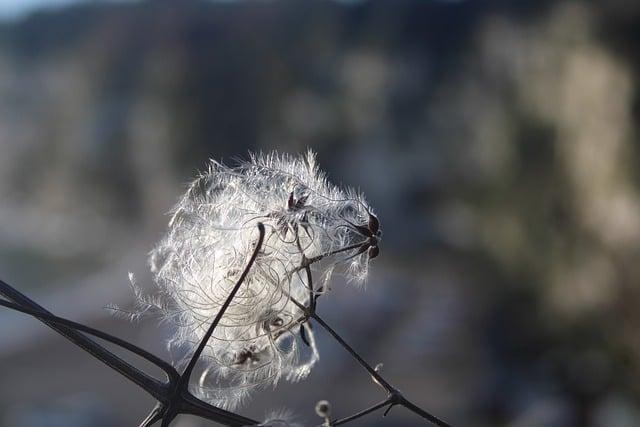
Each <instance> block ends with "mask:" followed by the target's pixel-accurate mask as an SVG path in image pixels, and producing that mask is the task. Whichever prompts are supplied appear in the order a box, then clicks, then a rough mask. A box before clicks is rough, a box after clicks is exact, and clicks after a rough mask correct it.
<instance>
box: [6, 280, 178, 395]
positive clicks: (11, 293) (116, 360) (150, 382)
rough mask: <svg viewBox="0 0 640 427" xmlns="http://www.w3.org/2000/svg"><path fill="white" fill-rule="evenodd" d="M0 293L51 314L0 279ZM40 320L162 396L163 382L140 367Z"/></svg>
mask: <svg viewBox="0 0 640 427" xmlns="http://www.w3.org/2000/svg"><path fill="white" fill-rule="evenodd" d="M0 295H3V296H4V297H6V298H7V299H9V300H11V301H13V302H15V303H17V304H19V305H21V306H23V307H26V308H30V309H34V310H37V311H38V312H40V313H42V314H47V315H51V313H50V312H48V311H47V310H45V309H44V308H43V307H42V306H40V305H38V304H37V303H35V302H34V301H32V300H31V299H30V298H28V297H27V296H26V295H24V294H22V293H21V292H19V291H18V290H16V289H14V288H13V287H12V286H10V285H9V284H7V283H5V282H3V281H2V280H0ZM41 321H42V322H43V323H44V324H45V325H47V326H49V327H50V328H51V329H53V330H54V331H56V332H57V333H59V334H60V335H62V336H63V337H65V338H67V339H68V340H69V341H71V342H72V343H74V344H75V345H77V346H78V347H80V348H81V349H83V350H84V351H86V352H87V353H89V354H91V355H92V356H93V357H95V358H96V359H98V360H100V361H101V362H102V363H104V364H105V365H107V366H109V367H110V368H111V369H113V370H115V371H116V372H118V373H120V374H121V375H123V376H124V377H126V378H127V379H129V380H130V381H131V382H133V383H135V384H136V385H138V386H139V387H141V388H142V389H144V390H145V391H146V392H147V393H149V394H150V395H151V396H153V397H154V398H156V399H159V400H160V399H162V398H163V396H164V390H165V387H166V386H165V384H163V383H161V382H160V381H158V380H156V379H155V378H152V377H150V376H149V375H147V374H145V373H144V372H142V371H141V370H140V369H138V368H136V367H135V366H133V365H131V364H129V363H128V362H126V361H124V360H123V359H121V358H120V357H118V356H116V355H115V354H113V353H112V352H110V351H109V350H107V349H106V348H104V347H102V346H101V345H100V344H98V343H96V342H95V341H93V340H92V339H90V338H88V337H86V336H85V335H83V334H82V333H80V332H78V331H76V330H74V329H73V328H70V327H68V326H63V325H60V324H56V323H55V322H53V321H48V320H41Z"/></svg>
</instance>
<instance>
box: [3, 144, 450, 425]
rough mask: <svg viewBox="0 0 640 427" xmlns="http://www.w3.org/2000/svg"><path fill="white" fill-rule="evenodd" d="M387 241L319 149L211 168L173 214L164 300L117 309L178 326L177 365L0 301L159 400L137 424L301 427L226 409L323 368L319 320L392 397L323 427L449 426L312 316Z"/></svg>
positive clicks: (325, 413) (140, 299) (157, 270)
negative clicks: (391, 415)
mask: <svg viewBox="0 0 640 427" xmlns="http://www.w3.org/2000/svg"><path fill="white" fill-rule="evenodd" d="M256 230H258V235H257V236H256ZM381 234H382V232H381V228H380V224H379V221H378V218H377V216H376V215H375V214H374V212H373V210H372V209H371V207H370V206H369V205H368V204H367V202H366V201H365V200H364V197H363V196H362V195H361V194H359V193H357V192H355V191H353V190H350V189H347V190H342V189H339V188H337V187H335V186H334V185H331V184H330V183H329V182H328V181H327V179H326V177H325V175H324V174H323V173H321V172H320V171H319V169H318V168H317V166H316V162H315V156H314V155H313V154H312V153H311V152H309V153H308V154H307V155H306V156H305V157H292V156H286V155H285V156H280V155H277V154H275V153H274V154H270V155H254V156H252V157H251V158H250V159H249V161H246V162H240V163H239V165H238V166H236V167H233V168H230V167H227V166H224V165H222V164H219V163H216V162H211V164H210V165H209V169H208V170H207V172H206V173H203V174H202V175H201V176H200V177H198V179H196V180H195V181H194V182H193V183H192V184H191V185H190V186H189V188H188V189H187V191H186V194H185V195H184V196H183V197H182V199H181V200H180V201H179V202H178V204H177V205H176V207H175V208H174V210H173V214H172V217H171V220H170V222H169V230H168V232H167V234H166V236H165V237H164V238H163V239H162V241H161V242H160V243H159V244H158V246H157V247H156V248H155V249H154V250H153V251H152V253H151V257H150V264H151V270H152V272H153V274H154V279H155V283H156V285H157V291H158V292H157V293H156V294H155V295H153V296H146V295H144V294H143V293H142V292H141V291H140V290H139V289H138V288H137V287H136V285H135V283H134V282H133V278H132V286H133V288H134V290H135V296H136V300H137V306H136V309H135V310H134V311H132V312H126V311H124V310H121V309H118V308H117V307H112V309H113V310H115V311H116V312H119V313H124V314H127V315H129V316H131V317H132V318H137V317H140V316H142V315H145V314H149V313H156V314H159V315H160V316H161V318H162V319H163V320H164V321H166V322H169V323H170V324H171V325H172V326H173V330H174V331H175V333H174V335H173V336H172V337H170V339H169V340H168V344H169V348H170V350H171V351H172V353H173V354H174V355H178V357H177V358H176V360H177V363H175V366H174V365H171V364H169V363H167V362H164V361H163V360H161V359H159V358H157V357H156V356H154V355H152V354H150V353H148V352H146V351H144V350H142V349H140V348H139V347H137V346H134V345H133V344H130V343H128V342H125V341H122V340H120V339H118V338H116V337H113V336H111V335H108V334H106V333H103V332H100V331H97V330H95V329H92V328H89V327H87V326H84V325H80V324H77V323H74V322H70V321H68V320H64V319H61V318H58V317H56V316H53V315H51V314H50V313H49V312H47V311H45V310H44V309H43V308H42V307H40V306H38V305H37V304H35V303H34V302H33V301H31V300H29V299H28V298H27V297H25V296H24V295H22V294H20V293H19V292H17V291H16V290H15V289H13V288H11V287H10V286H9V285H7V284H5V283H3V282H1V283H0V294H2V295H4V296H5V297H6V298H7V299H8V300H9V301H5V300H0V305H3V306H5V307H9V308H12V309H14V310H17V311H21V312H24V313H27V314H30V315H32V316H34V317H36V318H38V319H39V320H41V321H43V322H44V323H46V324H47V325H49V326H50V327H52V328H53V329H54V330H56V331H57V332H59V333H61V334H62V335H64V336H66V337H67V338H68V339H70V340H71V341H73V342H74V343H75V344H77V345H79V346H80V347H82V348H84V349H85V350H87V351H88V352H89V353H91V354H92V355H93V356H94V357H96V358H98V359H100V360H102V361H103V362H104V363H106V364H107V365H109V366H110V367H112V368H113V369H115V370H116V371H118V372H120V373H122V374H123V375H125V376H126V377H127V378H129V379H130V380H131V381H133V382H135V383H136V384H138V385H139V386H141V387H142V388H143V389H145V390H146V391H147V392H148V393H149V394H151V395H152V396H153V397H155V398H156V399H157V400H158V404H157V405H156V407H155V408H154V409H153V411H152V412H151V413H150V414H149V416H148V417H147V418H146V419H145V420H144V421H143V422H142V423H141V424H140V426H150V425H152V424H154V423H155V422H157V421H160V420H161V421H162V425H163V426H165V425H169V423H170V422H171V421H172V420H173V419H174V418H175V417H176V416H177V415H178V414H180V413H187V414H193V415H198V416H201V417H203V418H206V419H210V420H213V421H217V422H219V423H221V424H224V425H233V426H236V425H271V426H285V425H289V426H290V425H294V423H292V422H291V421H290V419H291V417H290V416H288V415H287V414H282V413H276V414H273V415H272V416H270V417H269V418H268V420H267V421H265V422H263V423H260V422H258V421H255V420H250V419H248V418H245V417H242V416H240V415H238V414H236V413H234V412H230V411H231V410H235V409H236V408H238V407H239V406H240V405H241V404H242V403H243V402H244V401H246V399H247V397H248V396H249V395H250V394H251V392H253V391H255V390H256V389H258V388H260V387H266V386H275V385H276V384H277V382H278V381H279V380H280V379H285V380H288V381H298V380H300V379H303V378H304V377H306V376H307V375H308V373H309V372H310V370H311V369H312V368H313V366H314V364H315V363H316V362H317V361H318V358H319V355H318V354H319V353H318V349H317V346H316V341H315V338H314V332H313V329H312V323H315V324H317V325H319V326H320V327H321V328H323V329H324V330H325V331H327V332H328V333H329V334H330V335H331V336H332V337H333V338H334V339H335V340H336V341H337V342H338V343H339V344H340V345H341V346H342V347H343V348H345V349H346V350H347V351H348V352H349V354H350V355H351V356H352V357H353V358H354V359H355V360H356V361H357V362H358V363H359V364H360V365H361V366H362V367H363V368H364V369H365V370H366V371H367V372H368V373H369V374H370V375H371V376H372V379H373V381H374V382H375V383H376V384H378V385H379V386H380V387H382V388H383V389H384V391H385V392H386V395H387V396H386V398H385V399H384V400H383V401H381V402H380V403H378V404H375V405H373V406H372V407H370V408H367V409H365V410H363V411H360V412H357V413H355V414H353V415H351V416H348V417H345V418H341V419H332V418H331V406H330V404H329V402H326V401H323V402H319V403H318V405H317V406H316V412H317V413H318V415H320V416H321V417H322V418H323V419H324V423H323V425H326V426H337V425H340V424H345V423H347V422H350V421H353V420H355V419H357V418H360V417H362V416H364V415H367V414H369V413H371V412H373V411H376V410H378V409H382V408H387V410H386V412H385V415H386V413H387V412H388V411H389V410H390V409H391V408H392V407H393V406H395V405H402V406H404V407H406V408H408V409H409V410H411V411H413V412H415V413H416V414H418V415H420V416H422V417H423V418H424V419H426V420H428V421H430V422H432V423H433V424H435V425H440V426H446V425H447V424H446V423H445V422H443V421H441V420H440V419H438V418H436V417H435V416H433V415H431V414H429V413H427V412H426V411H424V410H422V409H421V408H419V407H417V406H416V405H414V404H413V403H411V402H410V401H409V400H407V399H406V398H405V397H404V396H403V395H402V394H401V393H400V392H399V391H398V390H397V389H396V388H395V387H393V386H392V385H391V384H390V383H388V382H387V381H386V380H385V379H384V378H383V377H382V376H381V375H380V373H379V370H378V369H377V368H376V369H374V368H372V367H371V365H369V364H368V363H367V362H365V361H364V359H363V358H362V357H361V356H360V355H359V354H358V353H357V352H356V351H355V350H354V349H352V348H351V346H350V345H349V344H348V343H346V342H345V341H344V340H343V339H342V338H341V337H340V335H338V333H337V332H335V331H334V330H333V329H332V328H331V327H330V326H329V325H328V324H327V323H326V322H325V321H324V320H323V319H322V318H321V317H320V316H319V314H318V313H317V306H318V300H319V298H320V297H321V296H323V295H325V293H326V292H327V290H328V289H329V287H328V281H329V279H330V277H331V275H332V274H333V273H334V272H336V271H337V272H339V273H340V274H343V275H344V276H346V278H347V279H348V280H349V281H351V282H354V283H363V282H364V281H365V280H366V276H367V273H368V265H369V262H370V260H371V259H373V258H375V257H376V256H377V255H378V253H379V249H378V243H379V239H380V237H381ZM316 278H319V279H318V280H315V279H316ZM211 319H213V321H212V320H211ZM86 334H89V335H93V336H96V337H98V338H100V339H104V340H106V341H108V342H111V343H113V344H116V345H118V346H120V347H123V348H125V349H127V350H129V351H131V352H133V353H135V354H137V355H138V356H140V357H143V358H144V359H146V360H148V361H149V362H151V363H153V364H155V365H156V366H158V367H159V368H161V369H162V370H163V371H164V372H165V374H166V376H167V380H166V381H164V382H163V381H159V380H157V379H155V378H152V377H150V376H148V375H147V374H146V373H144V372H142V371H140V370H138V369H137V368H135V367H134V366H133V365H131V364H129V363H128V362H126V361H124V360H123V359H121V358H119V357H117V356H115V355H114V354H113V353H111V352H109V351H108V350H106V349H105V348H104V347H102V346H100V345H99V344H97V343H96V342H95V341H93V340H91V339H90V338H88V337H87V336H86ZM192 378H193V379H192Z"/></svg>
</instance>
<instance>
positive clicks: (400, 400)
mask: <svg viewBox="0 0 640 427" xmlns="http://www.w3.org/2000/svg"><path fill="white" fill-rule="evenodd" d="M310 317H311V318H312V319H314V320H315V321H316V322H318V324H320V326H322V327H323V328H324V330H326V331H327V332H329V334H331V336H332V337H333V338H334V339H335V340H336V341H338V343H339V344H340V345H341V346H342V347H343V348H344V349H345V350H347V352H349V354H350V355H351V356H352V357H353V358H354V359H356V360H357V361H358V363H359V364H360V366H362V367H363V368H364V369H366V370H367V372H369V374H371V376H372V377H373V378H374V379H375V380H376V382H377V383H378V384H380V385H381V386H382V387H384V389H385V390H386V391H387V393H389V398H390V399H392V400H391V404H398V405H402V406H404V407H406V408H407V409H409V410H410V411H412V412H414V413H416V414H417V415H419V416H421V417H422V418H424V419H426V420H428V421H429V422H431V423H433V424H434V425H437V426H440V427H450V425H449V424H447V423H446V422H444V421H442V420H441V419H439V418H438V417H436V416H435V415H431V414H430V413H428V412H427V411H425V410H424V409H422V408H420V407H418V406H416V405H414V404H413V403H411V402H410V401H408V400H407V399H406V398H405V397H404V396H402V394H401V393H400V392H399V391H398V390H396V389H395V388H394V387H393V386H392V385H391V384H389V383H388V382H387V381H386V380H385V379H384V378H382V376H381V375H380V374H379V373H378V372H377V371H376V370H375V369H373V368H372V367H371V365H369V364H368V363H367V362H366V361H365V360H364V359H363V358H362V357H361V356H360V355H359V354H358V352H356V351H355V350H354V349H353V347H351V346H350V345H349V344H348V343H347V342H346V341H345V340H344V339H342V337H341V336H340V335H339V334H338V333H337V332H336V331H334V330H333V328H331V327H330V326H329V325H328V324H327V323H326V322H325V321H324V320H322V318H321V317H320V316H318V315H317V314H316V313H311V314H310Z"/></svg>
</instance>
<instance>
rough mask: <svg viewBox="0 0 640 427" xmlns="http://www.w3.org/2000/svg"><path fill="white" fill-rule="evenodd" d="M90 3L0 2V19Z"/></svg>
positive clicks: (49, 0) (71, 0)
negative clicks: (39, 10) (40, 10)
mask: <svg viewBox="0 0 640 427" xmlns="http://www.w3.org/2000/svg"><path fill="white" fill-rule="evenodd" d="M91 1H93V0H0V19H2V20H7V19H16V18H22V17H24V16H26V15H28V14H29V13H31V12H33V11H35V10H38V9H55V8H58V7H62V6H66V5H70V4H74V3H90V2H91ZM111 1H126V0H111Z"/></svg>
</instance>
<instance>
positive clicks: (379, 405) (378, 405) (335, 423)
mask: <svg viewBox="0 0 640 427" xmlns="http://www.w3.org/2000/svg"><path fill="white" fill-rule="evenodd" d="M391 401H392V399H391V398H389V399H387V400H384V401H382V402H379V403H376V404H375V405H373V406H371V407H369V408H367V409H364V410H362V411H360V412H357V413H355V414H353V415H350V416H348V417H344V418H340V419H338V420H335V421H332V422H331V426H332V427H333V426H339V425H341V424H346V423H348V422H350V421H353V420H356V419H358V418H360V417H364V416H365V415H368V414H370V413H372V412H374V411H377V410H378V409H380V408H384V407H385V406H387V405H390V404H391Z"/></svg>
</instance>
